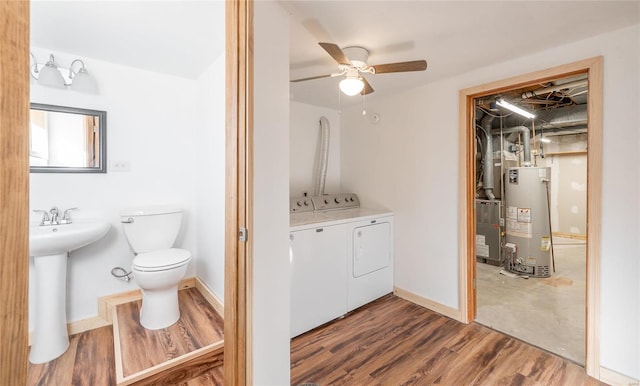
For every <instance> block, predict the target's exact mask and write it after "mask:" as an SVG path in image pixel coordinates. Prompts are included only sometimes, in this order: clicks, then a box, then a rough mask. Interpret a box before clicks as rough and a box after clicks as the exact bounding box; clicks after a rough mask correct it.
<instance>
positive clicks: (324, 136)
mask: <svg viewBox="0 0 640 386" xmlns="http://www.w3.org/2000/svg"><path fill="white" fill-rule="evenodd" d="M328 164H329V120H328V119H327V118H326V117H324V116H323V117H320V152H319V153H318V168H317V170H316V191H315V195H316V196H322V195H324V185H325V182H326V180H327V165H328Z"/></svg>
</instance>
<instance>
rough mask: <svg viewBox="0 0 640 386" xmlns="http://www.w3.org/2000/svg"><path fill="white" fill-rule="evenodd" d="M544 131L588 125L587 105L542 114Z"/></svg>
mask: <svg viewBox="0 0 640 386" xmlns="http://www.w3.org/2000/svg"><path fill="white" fill-rule="evenodd" d="M539 115H540V121H541V122H540V124H539V126H540V127H541V128H543V129H553V128H561V127H574V126H582V125H586V124H587V105H577V106H570V107H565V108H562V109H555V110H549V111H548V112H545V113H540V114H539Z"/></svg>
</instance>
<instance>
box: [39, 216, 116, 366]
mask: <svg viewBox="0 0 640 386" xmlns="http://www.w3.org/2000/svg"><path fill="white" fill-rule="evenodd" d="M109 226H110V224H109V223H108V222H105V221H100V220H89V221H77V222H74V223H72V224H62V225H44V226H37V225H34V226H31V227H30V228H29V255H31V256H33V261H34V270H35V274H34V279H35V280H34V281H35V285H36V293H35V323H34V328H33V335H32V339H31V351H30V352H29V361H30V362H31V363H45V362H49V361H51V360H53V359H55V358H57V357H59V356H60V355H62V354H63V353H64V352H65V351H66V350H67V348H68V347H69V335H68V333H67V314H66V297H67V292H66V291H67V257H68V255H69V252H71V251H73V250H76V249H78V248H81V247H84V246H85V245H89V244H91V243H93V242H94V241H96V240H98V239H100V238H101V237H102V236H104V235H106V234H107V232H108V231H109Z"/></svg>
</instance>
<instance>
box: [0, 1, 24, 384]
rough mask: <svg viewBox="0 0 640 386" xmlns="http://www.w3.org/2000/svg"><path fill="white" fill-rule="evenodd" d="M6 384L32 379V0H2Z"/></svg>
mask: <svg viewBox="0 0 640 386" xmlns="http://www.w3.org/2000/svg"><path fill="white" fill-rule="evenodd" d="M0 26H2V27H1V29H2V32H3V33H2V37H0V61H1V63H0V84H1V86H0V159H1V160H2V162H1V163H0V165H1V168H2V172H1V173H0V196H1V197H2V205H0V218H2V221H0V250H1V251H2V253H0V264H2V269H0V342H2V344H0V358H2V360H1V361H0V383H2V384H8V383H11V384H14V385H24V384H26V383H27V356H28V338H29V331H28V330H29V326H28V323H29V318H28V302H27V301H26V299H28V298H29V295H28V291H29V287H28V277H29V76H30V75H29V3H28V2H22V1H2V2H0Z"/></svg>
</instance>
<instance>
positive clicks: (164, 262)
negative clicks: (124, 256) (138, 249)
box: [132, 248, 191, 272]
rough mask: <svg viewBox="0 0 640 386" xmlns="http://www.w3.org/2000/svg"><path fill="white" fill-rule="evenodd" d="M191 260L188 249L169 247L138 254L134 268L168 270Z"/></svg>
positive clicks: (134, 261)
mask: <svg viewBox="0 0 640 386" xmlns="http://www.w3.org/2000/svg"><path fill="white" fill-rule="evenodd" d="M189 260H191V252H189V251H187V250H186V249H179V248H169V249H163V250H160V251H153V252H145V253H140V254H138V255H137V256H136V257H135V258H134V259H133V266H132V268H133V269H134V270H136V271H144V272H154V271H166V270H169V269H172V268H176V267H179V266H182V265H184V264H186V263H187V262H189Z"/></svg>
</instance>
